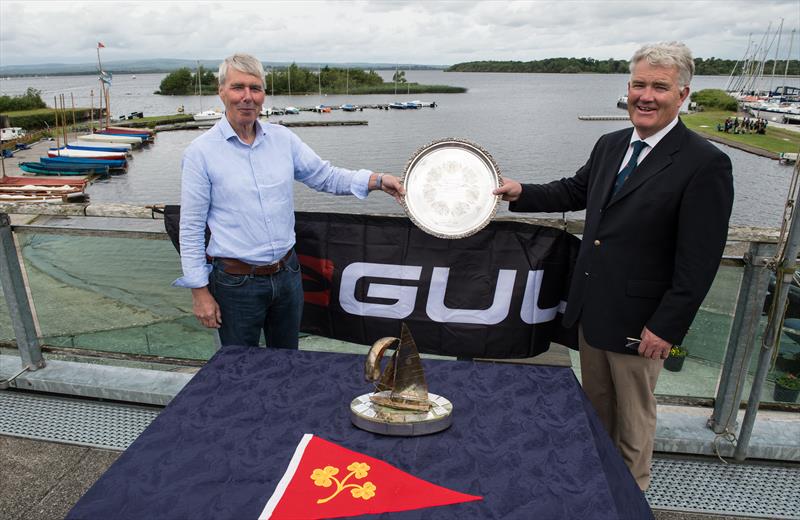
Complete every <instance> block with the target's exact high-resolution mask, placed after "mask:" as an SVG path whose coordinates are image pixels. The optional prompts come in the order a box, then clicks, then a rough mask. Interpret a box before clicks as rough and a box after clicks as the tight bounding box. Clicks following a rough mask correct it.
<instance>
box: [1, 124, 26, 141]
mask: <svg viewBox="0 0 800 520" xmlns="http://www.w3.org/2000/svg"><path fill="white" fill-rule="evenodd" d="M26 133H27V132H26V131H25V129H24V128H20V127H18V126H11V127H8V128H1V129H0V141H10V140H12V139H17V138H19V137H23V136H24V135H25V134H26Z"/></svg>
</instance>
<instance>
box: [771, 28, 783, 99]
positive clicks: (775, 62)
mask: <svg viewBox="0 0 800 520" xmlns="http://www.w3.org/2000/svg"><path fill="white" fill-rule="evenodd" d="M782 32H783V18H781V25H780V27H778V45H776V46H775V59H774V60H772V76H770V78H769V92H770V95H772V81H773V80H774V79H775V67H776V66H777V65H778V51H779V50H780V48H781V33H782Z"/></svg>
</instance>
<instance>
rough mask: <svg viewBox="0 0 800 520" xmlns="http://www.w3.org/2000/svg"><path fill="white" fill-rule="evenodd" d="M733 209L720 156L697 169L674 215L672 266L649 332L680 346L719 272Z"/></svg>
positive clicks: (729, 178)
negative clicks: (669, 282)
mask: <svg viewBox="0 0 800 520" xmlns="http://www.w3.org/2000/svg"><path fill="white" fill-rule="evenodd" d="M732 208H733V175H732V168H731V161H730V158H728V156H727V155H725V154H724V153H722V152H718V153H717V154H714V155H713V156H712V157H711V158H710V160H708V162H707V163H706V164H705V165H703V166H701V167H699V168H698V170H697V172H696V174H695V175H694V176H693V178H692V179H691V180H690V181H689V184H688V185H687V187H686V189H685V190H684V193H683V197H682V199H681V203H680V207H679V213H678V227H677V237H676V249H675V258H674V262H675V268H674V271H673V277H672V283H671V286H670V288H669V289H668V290H667V292H666V293H665V294H664V296H663V297H662V299H661V303H660V304H659V306H658V308H657V309H656V312H655V313H653V315H652V317H651V318H650V319H649V320H648V322H647V328H648V329H650V330H651V331H652V332H653V333H655V334H656V335H658V336H659V337H661V338H663V339H665V340H667V341H669V342H670V343H672V344H680V343H681V342H682V341H683V339H684V337H685V336H686V334H687V332H688V331H689V326H690V325H691V324H692V321H693V320H694V317H695V315H696V314H697V311H698V310H699V308H700V305H701V304H702V302H703V299H704V298H705V296H706V294H707V293H708V290H709V289H710V288H711V284H712V283H713V281H714V277H715V276H716V273H717V270H718V268H719V260H720V258H721V257H722V253H723V251H724V249H725V242H726V241H727V236H728V221H729V219H730V215H731V210H732Z"/></svg>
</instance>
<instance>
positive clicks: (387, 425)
mask: <svg viewBox="0 0 800 520" xmlns="http://www.w3.org/2000/svg"><path fill="white" fill-rule="evenodd" d="M371 395H372V394H371V393H368V394H364V395H360V396H358V397H356V398H355V399H353V401H352V402H351V403H350V419H351V420H352V421H353V424H354V425H356V426H357V427H358V428H361V429H362V430H366V431H368V432H372V433H378V434H380V435H394V436H398V437H416V436H418V435H429V434H431V433H437V432H440V431H442V430H446V429H447V428H449V427H450V425H451V424H452V422H453V421H452V413H453V403H451V402H450V401H448V400H447V399H446V398H444V397H442V396H440V395H436V394H431V393H429V394H428V399H430V401H431V405H432V406H431V409H430V410H428V411H427V412H414V411H410V410H398V409H396V408H389V407H387V406H381V405H379V404H376V403H373V402H372V401H371V400H370V398H369V397H370V396H371Z"/></svg>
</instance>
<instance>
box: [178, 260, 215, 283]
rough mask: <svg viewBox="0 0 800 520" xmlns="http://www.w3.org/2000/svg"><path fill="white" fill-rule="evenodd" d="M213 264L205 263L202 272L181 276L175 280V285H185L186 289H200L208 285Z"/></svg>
mask: <svg viewBox="0 0 800 520" xmlns="http://www.w3.org/2000/svg"><path fill="white" fill-rule="evenodd" d="M212 269H213V266H212V265H211V264H203V267H202V268H201V269H200V272H199V273H197V274H194V273H193V274H192V275H185V276H181V277H180V278H178V279H177V280H175V281H174V282H172V286H173V287H184V288H186V289H199V288H200V287H205V286H206V285H208V275H210V274H211V270H212Z"/></svg>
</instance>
